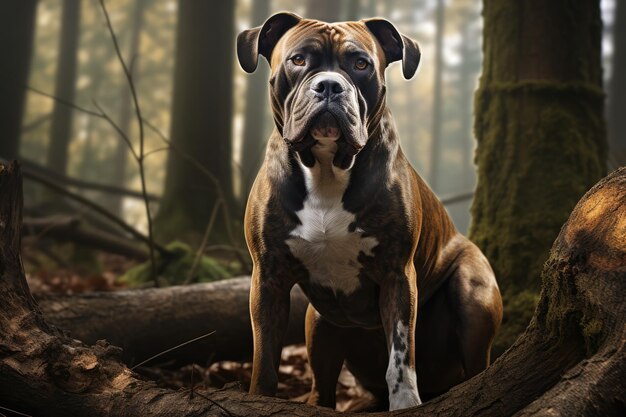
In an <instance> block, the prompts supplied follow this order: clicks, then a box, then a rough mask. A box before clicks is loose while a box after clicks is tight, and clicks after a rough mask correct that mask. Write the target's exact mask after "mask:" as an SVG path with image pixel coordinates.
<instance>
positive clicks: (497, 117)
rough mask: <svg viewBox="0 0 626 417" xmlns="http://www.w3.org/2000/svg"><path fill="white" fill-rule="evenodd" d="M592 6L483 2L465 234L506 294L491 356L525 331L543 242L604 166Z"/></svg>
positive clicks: (539, 0) (561, 1)
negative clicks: (473, 180)
mask: <svg viewBox="0 0 626 417" xmlns="http://www.w3.org/2000/svg"><path fill="white" fill-rule="evenodd" d="M599 3H600V2H599V0H590V1H584V2H577V3H576V5H573V4H572V3H571V2H569V1H567V0H555V1H549V2H546V1H543V0H531V1H524V2H517V1H514V2H501V1H499V0H485V1H484V3H483V4H484V8H483V17H484V29H483V34H484V36H483V39H484V41H483V52H484V54H483V56H484V60H483V73H482V76H481V79H480V86H479V89H478V91H477V92H476V96H475V106H474V108H475V112H476V116H475V135H476V140H477V150H476V162H477V164H478V184H477V188H476V196H475V198H474V202H473V205H472V210H471V211H472V226H471V229H470V238H471V239H472V240H473V241H474V242H475V243H477V244H478V246H479V247H480V248H481V249H482V251H483V252H484V253H485V255H486V256H487V258H488V259H489V260H490V262H491V265H492V266H493V269H494V271H495V273H496V277H497V279H498V283H499V285H500V289H501V291H502V294H503V298H504V320H503V324H502V331H501V332H500V334H499V335H498V337H497V339H496V341H495V344H494V353H495V355H498V354H500V353H502V352H503V351H504V350H505V349H506V348H507V347H509V346H510V345H511V343H513V341H514V340H515V339H516V338H517V336H518V335H519V334H520V333H521V332H522V331H523V330H524V329H525V328H526V326H527V324H528V321H529V320H530V317H531V316H532V311H533V309H534V306H535V303H536V301H537V294H538V291H539V286H540V280H539V277H540V272H541V268H542V265H543V263H544V262H545V260H546V259H547V257H548V252H549V249H550V245H551V244H552V242H554V238H555V237H556V236H557V234H558V232H559V229H560V227H561V225H562V224H563V222H564V221H565V220H566V219H567V215H568V213H569V212H570V211H571V210H572V208H573V207H574V205H575V204H576V201H577V200H578V199H579V198H580V197H581V196H582V195H583V193H584V192H585V190H587V189H589V187H591V186H592V185H593V184H594V183H595V182H596V181H598V179H600V178H601V177H602V176H603V175H604V173H605V170H606V168H605V160H606V147H607V145H606V132H605V124H604V117H603V102H604V94H603V91H602V67H601V62H600V51H601V29H602V22H601V19H600V5H599ZM564 10H567V13H565V12H564Z"/></svg>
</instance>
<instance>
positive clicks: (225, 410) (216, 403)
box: [195, 391, 235, 417]
mask: <svg viewBox="0 0 626 417" xmlns="http://www.w3.org/2000/svg"><path fill="white" fill-rule="evenodd" d="M195 394H196V395H198V396H200V397H202V398H204V399H205V400H207V401H208V402H210V403H211V404H213V405H215V406H217V407H219V408H221V409H222V411H224V412H225V413H226V414H228V415H229V416H231V417H235V415H234V414H233V413H231V412H230V411H228V410H227V409H225V408H224V407H222V406H221V405H220V404H219V403H218V402H217V401H215V400H212V399H210V398H209V397H207V396H206V395H203V394H200V393H199V392H197V391H196V392H195Z"/></svg>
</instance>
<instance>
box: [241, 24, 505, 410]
mask: <svg viewBox="0 0 626 417" xmlns="http://www.w3.org/2000/svg"><path fill="white" fill-rule="evenodd" d="M237 53H238V56H239V62H240V64H241V66H242V67H243V69H244V70H245V71H247V72H252V71H254V70H255V69H256V66H257V61H258V55H259V54H260V55H263V56H264V57H265V58H267V60H268V61H269V63H270V65H271V78H270V93H271V105H272V111H273V115H274V122H275V124H276V127H275V129H274V132H273V133H272V135H271V137H270V139H269V143H268V145H267V152H266V155H265V161H264V163H263V166H262V168H261V170H260V172H259V174H258V176H257V178H256V181H255V183H254V186H253V187H252V191H251V193H250V197H249V199H248V206H247V210H246V217H245V225H246V240H247V242H248V247H249V249H250V253H251V255H252V259H253V261H254V269H253V273H252V288H251V291H250V311H251V316H252V328H253V332H254V362H253V373H252V382H251V386H250V392H251V393H259V394H265V395H274V394H275V392H276V386H277V382H278V381H277V368H278V365H279V360H280V352H281V346H282V338H283V334H284V333H285V328H286V326H287V318H288V315H289V292H290V290H291V288H292V287H293V286H294V285H295V284H298V285H300V287H301V288H302V290H303V291H304V292H305V293H306V295H307V296H308V298H309V300H310V303H311V304H310V305H309V309H308V312H307V318H306V343H307V349H308V355H309V360H310V363H311V367H312V369H313V375H314V379H313V387H312V390H311V395H310V397H309V403H311V404H318V405H322V406H326V407H334V406H335V387H336V383H337V378H338V375H339V372H340V370H341V367H342V364H343V363H344V361H345V363H346V364H347V366H348V368H349V369H350V371H352V373H353V374H354V375H355V376H356V377H357V378H358V380H359V381H360V382H361V383H362V384H363V385H364V386H365V387H366V388H367V389H369V390H370V391H371V392H372V393H374V394H375V395H376V396H377V397H378V398H379V399H380V400H381V402H382V404H383V406H384V407H387V406H388V407H389V408H390V409H392V410H393V409H399V408H405V407H411V406H415V405H419V404H420V403H421V401H422V400H421V398H424V399H427V398H430V397H432V396H434V395H437V394H440V393H442V392H444V391H446V390H448V389H449V388H450V387H452V386H453V385H455V384H458V383H460V382H461V381H464V380H466V379H468V378H470V377H472V376H474V375H476V374H477V373H479V372H481V371H482V370H484V369H485V368H486V367H487V365H488V364H489V349H490V346H491V342H492V340H493V337H494V334H495V332H496V330H497V329H498V327H499V325H500V321H501V318H502V301H501V298H500V293H499V290H498V286H497V284H496V280H495V278H494V275H493V271H492V270H491V267H490V266H489V263H488V261H487V259H486V258H485V257H484V256H483V254H482V253H481V252H480V250H479V249H478V248H477V247H476V246H475V245H474V244H472V243H471V242H470V241H469V240H467V239H466V238H465V237H463V236H462V235H461V234H459V233H458V232H457V231H456V230H455V228H454V226H453V225H452V222H451V220H450V218H449V217H448V215H447V214H446V211H445V209H444V208H443V206H442V205H441V203H440V202H439V200H438V199H437V197H435V195H434V194H433V192H432V191H431V190H430V189H429V188H428V186H427V185H426V184H425V183H424V181H423V180H422V179H421V178H420V177H419V176H418V175H417V173H416V172H415V171H414V170H413V168H412V167H411V165H410V164H409V162H408V161H407V159H406V158H405V156H404V154H403V153H402V150H401V149H400V145H399V140H398V137H397V133H396V129H395V127H394V125H393V121H392V118H391V114H390V112H389V109H388V108H387V104H386V99H385V92H386V89H385V77H384V75H385V68H386V67H387V66H388V65H389V64H390V63H392V62H394V61H400V60H401V61H402V71H403V74H404V77H405V78H407V79H409V78H411V77H412V76H413V75H414V74H415V71H416V69H417V66H418V63H419V60H420V51H419V48H418V46H417V44H416V43H415V42H414V41H413V40H411V39H409V38H407V37H406V36H403V35H401V34H400V33H399V32H398V31H397V30H396V28H395V27H394V26H393V25H392V24H391V23H389V22H388V21H386V20H383V19H368V20H362V21H359V22H341V23H332V24H331V23H325V22H320V21H317V20H310V19H303V18H301V17H299V16H296V15H294V14H291V13H279V14H276V15H274V16H272V17H271V18H269V19H268V20H267V21H266V22H265V24H264V25H263V26H261V27H257V28H254V29H250V30H246V31H244V32H242V33H241V34H240V35H239V37H238V38H237ZM418 288H419V290H418ZM418 306H419V308H418ZM418 310H419V319H418ZM416 371H417V372H416ZM418 387H419V394H418ZM420 394H421V398H420ZM387 401H388V402H387Z"/></svg>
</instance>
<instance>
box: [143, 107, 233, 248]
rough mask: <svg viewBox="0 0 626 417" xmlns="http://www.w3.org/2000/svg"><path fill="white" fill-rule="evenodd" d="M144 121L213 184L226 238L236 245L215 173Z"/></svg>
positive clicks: (148, 122) (222, 192) (225, 201)
mask: <svg viewBox="0 0 626 417" xmlns="http://www.w3.org/2000/svg"><path fill="white" fill-rule="evenodd" d="M144 123H145V124H146V126H148V128H150V129H151V130H152V131H153V132H154V133H156V134H157V136H159V137H160V138H161V140H162V141H163V142H165V143H166V144H167V145H168V146H169V147H170V148H171V149H172V150H173V151H174V152H176V153H177V154H178V155H180V156H181V157H183V158H184V159H186V160H187V161H189V162H190V163H191V164H192V165H193V166H195V167H196V168H197V169H198V170H199V171H200V172H202V173H203V174H204V175H206V177H207V178H208V179H209V180H210V181H211V182H212V183H213V186H214V187H215V190H216V192H217V199H218V200H223V201H224V203H223V204H224V210H222V212H223V214H224V224H225V225H226V233H227V234H228V238H229V240H230V241H231V243H232V244H233V246H237V239H235V235H234V233H233V230H232V227H231V220H232V219H231V218H230V211H229V210H228V201H227V200H226V198H225V195H224V190H222V186H221V184H220V182H219V180H218V178H217V177H216V176H215V175H213V173H212V172H211V171H209V170H208V169H207V168H206V167H204V166H203V165H202V164H201V163H200V162H198V160H196V159H195V158H194V157H193V156H191V155H189V154H188V153H187V152H185V151H183V150H182V149H180V148H179V147H178V146H177V145H176V144H175V143H174V142H172V141H171V140H170V139H168V138H167V136H165V134H164V133H163V132H161V130H160V129H159V128H158V127H156V126H155V125H153V124H152V123H151V122H150V121H149V120H145V119H144Z"/></svg>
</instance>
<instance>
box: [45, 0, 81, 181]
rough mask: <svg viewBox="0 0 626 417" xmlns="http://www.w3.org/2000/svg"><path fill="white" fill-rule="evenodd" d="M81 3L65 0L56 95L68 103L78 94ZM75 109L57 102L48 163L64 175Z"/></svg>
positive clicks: (53, 113)
mask: <svg viewBox="0 0 626 417" xmlns="http://www.w3.org/2000/svg"><path fill="white" fill-rule="evenodd" d="M80 6H81V0H63V17H62V18H61V39H60V45H59V56H58V61H57V62H58V65H57V72H56V86H55V91H54V95H55V96H56V97H58V98H60V99H62V100H65V101H67V102H73V101H74V95H75V94H76V67H77V65H76V64H77V58H78V57H77V52H78V38H79V35H80V8H81V7H80ZM72 111H73V110H72V109H71V108H70V107H69V106H67V105H65V104H62V103H60V102H58V101H57V102H55V103H54V110H53V112H52V125H51V128H50V144H49V146H48V166H49V167H50V169H52V170H54V171H56V172H58V173H60V174H65V172H66V171H67V160H68V147H69V143H70V138H71V136H72Z"/></svg>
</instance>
